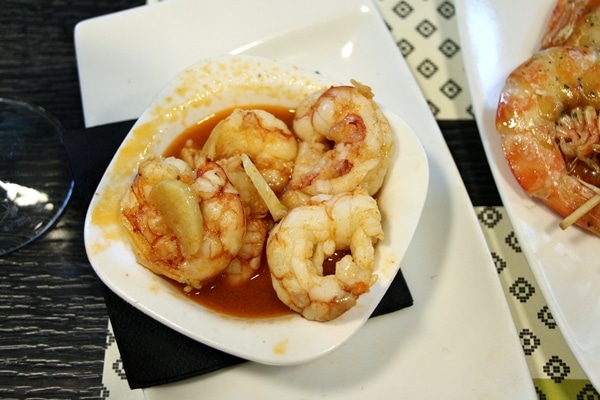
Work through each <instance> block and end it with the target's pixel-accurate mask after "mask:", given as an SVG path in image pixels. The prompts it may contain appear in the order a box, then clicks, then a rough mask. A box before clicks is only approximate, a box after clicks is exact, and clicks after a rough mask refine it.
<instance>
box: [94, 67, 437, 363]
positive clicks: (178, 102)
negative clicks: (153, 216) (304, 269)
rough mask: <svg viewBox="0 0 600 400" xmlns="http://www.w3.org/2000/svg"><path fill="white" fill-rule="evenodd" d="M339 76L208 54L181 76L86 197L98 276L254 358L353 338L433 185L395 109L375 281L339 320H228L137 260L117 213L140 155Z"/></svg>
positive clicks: (187, 330) (298, 353)
mask: <svg viewBox="0 0 600 400" xmlns="http://www.w3.org/2000/svg"><path fill="white" fill-rule="evenodd" d="M333 84H336V82H334V81H331V80H329V79H325V78H324V77H323V76H321V75H317V74H315V73H314V72H308V71H305V70H301V69H298V68H296V67H294V66H291V65H288V64H285V63H282V62H277V61H273V60H270V59H266V58H262V57H256V56H249V55H236V56H221V57H216V58H210V59H207V60H204V61H201V62H199V63H197V64H194V65H193V66H190V67H188V68H186V69H185V70H184V71H183V72H181V73H180V74H179V75H177V77H176V78H175V79H174V80H173V81H171V82H170V83H169V84H168V85H167V87H166V88H165V90H163V91H162V93H161V94H160V95H159V96H158V97H157V99H156V100H155V101H154V102H153V103H152V104H151V105H150V107H149V108H148V109H147V110H146V111H145V112H144V113H143V114H142V116H141V117H140V118H139V119H138V120H137V122H136V123H135V125H134V126H133V127H132V129H131V131H130V132H129V134H128V135H127V137H126V138H125V140H124V141H123V143H122V144H121V146H120V148H119V150H118V151H117V153H116V155H115V157H114V158H113V160H112V162H111V163H110V165H109V166H108V169H107V170H106V172H105V174H104V176H103V178H102V180H101V181H100V184H99V186H98V189H97V190H96V193H95V196H94V198H93V200H92V202H91V204H90V207H89V210H88V213H87V217H86V222H85V227H84V234H85V246H86V250H87V254H88V257H89V259H90V262H91V264H92V266H93V267H94V270H95V271H96V273H97V274H98V276H99V277H100V278H101V279H102V280H103V281H104V283H105V284H106V285H107V286H108V287H109V288H110V289H111V290H113V291H114V292H115V293H116V294H118V295H119V296H121V297H122V298H124V299H125V300H127V301H128V302H129V303H131V304H133V305H134V306H136V307H137V308H139V309H140V310H142V311H143V312H145V313H147V314H148V315H150V316H152V317H154V318H155V319H157V320H158V321H161V322H163V323H164V324H166V325H168V326H170V327H172V328H173V329H175V330H177V331H179V332H181V333H183V334H184V335H187V336H189V337H191V338H193V339H196V340H198V341H200V342H202V343H205V344H207V345H209V346H212V347H214V348H217V349H219V350H223V351H225V352H228V353H231V354H234V355H236V356H239V357H243V358H245V359H248V360H252V361H256V362H261V363H265V364H274V365H290V364H298V363H302V362H306V361H309V360H313V359H315V358H317V357H320V356H323V355H324V354H327V353H329V352H331V351H332V350H334V349H336V348H338V347H339V346H340V345H341V344H342V343H344V342H345V341H346V340H348V339H349V338H350V337H351V336H352V335H353V334H354V333H356V331H357V330H358V329H359V328H360V327H361V326H362V325H364V323H365V322H366V321H367V319H368V318H369V316H370V315H371V313H372V312H373V310H374V309H375V307H376V306H377V304H378V303H379V301H380V300H381V298H382V297H383V295H384V294H385V292H386V290H387V288H388V287H389V285H390V284H391V282H392V280H393V279H394V277H395V276H396V273H397V272H398V269H399V268H400V261H401V260H402V257H403V255H404V253H405V252H406V249H407V247H408V244H409V242H410V239H411V238H412V236H413V233H414V231H415V229H416V227H417V222H418V221H419V216H420V215H421V210H422V208H423V204H424V202H425V195H426V193H427V184H428V182H429V176H428V168H427V158H426V156H425V152H424V150H423V147H422V146H421V144H420V143H419V140H418V139H417V137H416V136H415V134H414V133H413V132H412V131H411V130H410V129H409V128H408V126H407V125H406V124H405V123H404V122H403V121H402V120H400V119H399V118H398V117H397V116H395V115H393V114H392V113H390V112H387V111H384V112H385V114H386V116H387V118H388V120H389V121H390V125H391V127H392V130H393V133H394V137H395V140H396V147H397V150H398V151H396V153H395V154H394V161H393V164H392V167H391V168H390V171H389V173H388V176H387V178H386V179H387V184H385V185H384V187H383V188H382V189H381V191H380V194H379V196H378V203H379V207H380V210H381V214H382V218H383V229H384V232H385V238H384V240H382V241H381V242H380V243H378V245H377V247H376V251H375V274H376V275H377V277H378V278H377V282H376V283H375V284H374V285H373V286H372V287H371V290H370V291H369V292H368V293H367V294H364V295H363V296H361V297H360V298H359V300H358V303H357V304H356V306H354V307H352V308H351V309H350V310H348V311H347V312H346V313H344V314H343V315H341V316H340V317H338V318H337V319H335V320H333V321H329V322H327V323H319V322H313V321H308V320H306V319H304V318H302V317H301V316H300V315H299V314H293V315H290V316H284V317H280V318H265V319H244V318H231V317H227V316H225V315H222V314H219V313H216V312H213V311H211V310H209V309H207V308H204V307H201V306H199V305H198V304H196V303H194V302H192V301H190V299H189V298H187V297H186V296H184V295H183V294H182V293H180V292H179V291H178V290H177V289H175V288H174V287H173V285H171V284H170V283H169V282H167V281H166V280H164V279H161V278H160V277H157V276H156V275H154V274H153V273H152V272H150V271H148V270H147V269H145V268H142V267H141V266H139V265H137V264H136V260H135V255H134V253H133V251H132V249H131V247H130V245H129V240H128V238H127V235H126V234H125V233H124V232H123V229H120V226H119V225H120V224H119V211H118V210H119V208H120V207H119V203H120V199H121V198H122V197H123V196H124V194H125V192H126V191H127V190H128V188H129V186H130V184H131V182H132V181H133V178H134V176H135V174H136V173H137V167H138V165H139V163H140V160H142V159H145V158H147V157H149V156H152V155H155V156H160V155H162V154H163V153H164V152H165V151H166V150H167V148H168V147H169V145H170V144H171V143H172V142H173V141H174V140H175V139H176V138H177V137H178V136H179V135H181V133H182V132H184V131H185V130H187V129H188V128H190V127H192V126H194V125H196V123H197V122H198V121H202V120H204V119H206V118H208V117H210V116H211V115H213V114H215V113H218V112H219V111H222V110H227V109H232V108H234V107H244V106H271V105H276V106H282V107H285V108H286V109H289V108H295V107H296V106H297V105H298V104H299V103H300V102H301V101H302V100H303V99H304V98H306V97H308V96H309V95H310V94H311V93H313V92H314V91H316V90H319V89H321V88H325V87H328V86H330V85H333ZM407 171H409V172H410V173H409V174H407V173H406V172H407ZM396 204H402V205H403V206H402V207H400V208H399V207H396ZM109 210H112V212H111V211H109Z"/></svg>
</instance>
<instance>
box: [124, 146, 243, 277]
mask: <svg viewBox="0 0 600 400" xmlns="http://www.w3.org/2000/svg"><path fill="white" fill-rule="evenodd" d="M166 184H167V185H168V184H170V185H172V186H169V188H167V189H163V190H160V191H159V192H158V194H157V190H158V189H157V188H164V187H165V185H166ZM179 197H181V198H185V199H186V201H183V200H182V201H180V200H179V199H178V198H179ZM189 199H192V201H187V200H189ZM121 212H122V215H123V217H124V218H123V221H124V226H125V228H126V229H127V231H128V233H129V236H130V238H131V240H132V244H133V249H134V252H135V254H136V258H137V260H138V262H139V263H140V264H142V265H143V266H144V267H146V268H148V269H149V270H151V271H153V272H155V273H157V274H160V275H164V276H167V277H169V278H171V279H174V280H176V281H178V282H181V283H184V284H186V285H188V286H192V287H195V288H199V287H201V286H202V284H203V283H204V282H205V281H206V280H208V279H210V278H212V277H214V276H216V275H217V274H219V273H221V272H222V271H223V270H224V269H225V268H226V267H227V265H228V264H229V263H230V262H231V260H232V259H233V258H234V257H235V256H236V255H237V254H238V252H239V250H240V248H241V247H242V243H243V241H242V239H243V237H244V233H245V229H246V219H245V218H246V217H245V214H244V209H243V206H242V202H241V200H240V196H239V194H238V192H237V190H235V188H234V187H233V185H232V184H231V183H230V182H229V180H228V179H227V176H226V175H225V172H224V171H223V169H222V168H221V167H219V166H218V165H217V164H216V163H213V162H210V161H208V160H204V161H203V162H199V163H198V165H197V168H196V169H195V170H192V169H191V168H190V167H189V165H187V164H186V163H185V162H184V161H182V160H180V159H178V158H174V157H169V158H166V159H156V158H153V159H149V160H146V161H144V162H142V163H141V164H140V166H139V169H138V174H137V176H136V177H135V179H134V181H133V184H132V185H131V188H130V190H129V191H128V192H127V193H126V195H125V196H124V198H123V199H122V201H121ZM198 225H201V226H198ZM180 232H181V233H180ZM194 232H195V233H194ZM190 233H192V234H190Z"/></svg>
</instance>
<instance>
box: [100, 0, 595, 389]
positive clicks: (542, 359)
mask: <svg viewBox="0 0 600 400" xmlns="http://www.w3.org/2000/svg"><path fill="white" fill-rule="evenodd" d="M157 1H160V0H149V1H148V3H154V2H157ZM376 5H377V7H378V8H379V10H380V12H381V14H382V16H383V18H384V20H385V21H386V23H387V25H388V27H389V29H390V32H391V34H392V36H393V38H394V40H395V41H396V43H397V44H398V48H399V50H400V51H401V52H402V54H403V55H404V57H405V59H406V61H407V63H408V64H409V66H410V67H411V69H412V71H413V73H414V75H415V77H416V79H417V81H418V83H419V85H420V87H421V89H422V91H423V93H424V95H425V98H426V99H427V101H428V104H429V107H430V109H431V112H432V113H433V115H434V116H435V118H436V119H437V120H472V119H473V114H472V111H471V99H470V96H469V93H468V87H467V81H466V77H465V73H464V67H463V62H462V55H461V54H460V43H459V39H458V38H459V36H458V27H457V21H456V9H455V6H454V3H453V1H448V0H433V1H432V0H378V1H376ZM457 162H458V160H457ZM474 211H475V212H476V214H477V216H478V220H479V223H480V225H481V228H482V230H483V232H484V235H485V237H486V239H487V242H488V245H489V249H490V252H491V255H492V257H493V259H494V262H495V265H496V269H497V272H498V277H499V280H500V282H501V284H502V287H503V289H504V293H505V295H506V298H507V301H508V304H509V307H510V310H511V312H512V315H513V318H514V321H515V325H516V328H517V331H518V332H519V337H520V338H521V344H522V347H523V351H524V353H525V356H526V360H527V364H528V366H529V369H530V372H531V376H532V379H533V382H534V384H535V387H536V390H537V393H538V397H539V398H540V399H541V400H545V399H548V400H552V399H573V400H579V399H581V400H583V399H586V400H594V399H598V400H600V394H599V393H598V391H596V389H595V388H594V387H593V386H592V385H591V384H590V382H589V380H588V379H587V377H586V375H585V373H584V371H583V370H582V369H581V367H580V366H579V364H578V362H577V360H576V359H575V357H574V356H573V354H572V353H571V351H570V349H569V347H568V346H567V344H566V342H565V340H564V338H563V336H562V335H561V333H560V331H559V329H558V327H557V326H556V323H555V322H554V319H553V317H552V313H551V312H550V310H549V309H548V306H547V305H546V302H545V300H544V298H543V296H542V294H541V292H540V290H539V288H538V286H537V282H536V281H535V278H534V276H533V274H532V272H531V270H530V268H529V265H528V263H527V261H526V259H525V256H524V255H523V253H522V251H521V247H520V245H519V242H518V240H517V238H516V236H515V233H514V230H513V228H512V225H511V222H510V220H509V218H508V216H507V214H506V212H505V209H504V207H502V206H501V205H500V204H498V205H486V206H481V205H477V204H476V206H475V209H474ZM106 345H107V348H106V353H105V363H104V378H103V384H104V389H103V393H102V396H103V397H104V398H118V399H143V397H144V396H143V393H142V392H141V391H140V390H133V391H132V390H130V389H129V387H128V385H127V381H126V379H125V376H124V370H123V366H122V363H121V360H120V355H119V351H118V348H117V345H116V343H115V339H114V335H113V333H112V329H111V327H110V325H109V327H108V335H107V343H106Z"/></svg>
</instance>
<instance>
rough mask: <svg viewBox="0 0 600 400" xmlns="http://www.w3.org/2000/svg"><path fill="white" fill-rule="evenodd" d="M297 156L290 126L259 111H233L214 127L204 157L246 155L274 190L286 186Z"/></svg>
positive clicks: (204, 148)
mask: <svg viewBox="0 0 600 400" xmlns="http://www.w3.org/2000/svg"><path fill="white" fill-rule="evenodd" d="M297 152H298V142H297V141H296V137H295V136H294V134H293V133H292V132H291V131H290V129H289V128H288V126H287V125H286V124H285V122H283V121H282V120H280V119H278V118H277V117H275V116H274V115H273V114H271V113H269V112H267V111H265V110H260V109H255V110H242V109H236V110H234V111H233V112H232V113H231V114H230V115H229V116H228V117H227V118H225V119H224V120H222V121H221V122H219V123H218V124H217V126H215V128H214V129H213V131H212V132H211V134H210V136H209V137H208V140H207V142H206V144H205V145H204V147H203V148H202V151H201V155H204V156H207V157H208V158H210V159H211V160H221V159H227V158H229V157H232V156H239V155H241V154H246V155H247V156H248V157H249V158H250V159H251V160H252V162H253V163H254V165H256V168H257V169H258V170H259V171H260V173H261V175H263V177H264V178H265V180H266V181H267V183H268V184H269V186H270V187H271V189H273V191H274V192H276V193H279V192H281V191H282V190H283V188H284V187H285V186H286V185H287V183H288V181H289V179H290V175H291V173H292V169H293V168H294V161H295V160H296V154H297Z"/></svg>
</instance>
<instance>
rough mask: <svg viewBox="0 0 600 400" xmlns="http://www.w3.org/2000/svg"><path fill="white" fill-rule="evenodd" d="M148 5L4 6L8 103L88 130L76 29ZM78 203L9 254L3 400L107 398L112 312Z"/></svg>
mask: <svg viewBox="0 0 600 400" xmlns="http://www.w3.org/2000/svg"><path fill="white" fill-rule="evenodd" d="M141 4H144V1H143V0H79V1H68V0H54V1H49V0H3V1H2V6H1V7H0V97H5V98H13V99H19V100H23V101H26V102H29V103H32V104H36V105H39V106H41V107H43V108H45V109H46V110H47V111H49V112H50V113H51V114H53V115H54V116H55V117H56V118H58V119H59V120H60V121H61V122H62V124H63V125H64V127H65V128H66V129H77V128H81V127H83V112H82V106H81V98H80V92H79V83H78V77H77V65H76V59H75V50H74V43H73V29H74V27H75V25H76V24H77V22H79V21H81V20H84V19H87V18H90V17H94V16H98V15H103V14H107V13H111V12H114V11H118V10H122V9H125V8H130V7H134V6H137V5H141ZM84 212H85V210H84V207H83V206H82V205H81V202H80V201H79V199H78V198H77V196H73V197H72V198H71V201H70V202H69V205H68V206H67V209H66V211H65V213H64V214H63V216H62V217H61V218H60V220H59V221H58V222H57V224H56V225H55V226H54V228H53V229H51V230H50V231H49V232H48V233H47V234H46V235H45V236H43V237H42V238H40V239H38V240H37V241H36V242H34V243H32V244H30V245H28V246H26V247H24V248H22V249H20V250H18V251H16V252H14V253H12V254H9V255H5V256H1V257H0V332H1V340H0V398H2V399H10V398H36V399H37V398H69V399H75V398H90V399H92V398H101V393H102V368H103V360H104V348H105V341H106V328H107V322H108V320H107V318H108V317H107V313H106V308H105V304H104V299H103V296H102V289H101V286H100V282H99V280H98V278H97V277H96V275H95V274H94V272H93V270H92V268H91V267H90V265H89V263H88V261H87V258H86V256H85V252H84V247H83V214H84Z"/></svg>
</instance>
